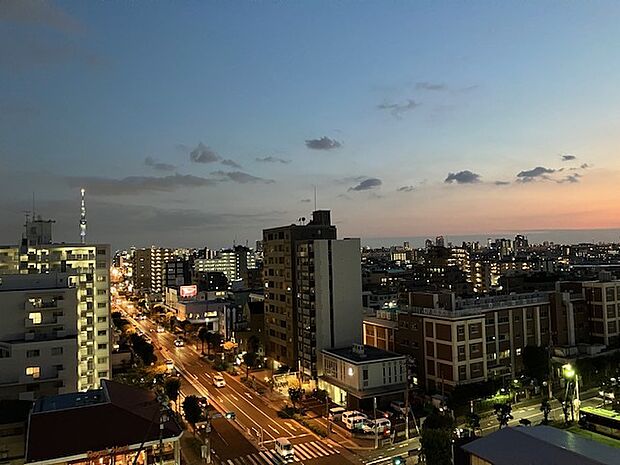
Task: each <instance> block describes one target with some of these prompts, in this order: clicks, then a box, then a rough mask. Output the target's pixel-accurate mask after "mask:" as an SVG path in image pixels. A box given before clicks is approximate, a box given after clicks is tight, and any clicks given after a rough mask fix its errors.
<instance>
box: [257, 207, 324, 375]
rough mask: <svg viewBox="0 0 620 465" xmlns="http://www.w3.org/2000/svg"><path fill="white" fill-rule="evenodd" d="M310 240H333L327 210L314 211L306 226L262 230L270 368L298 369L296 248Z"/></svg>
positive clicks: (292, 225) (267, 353)
mask: <svg viewBox="0 0 620 465" xmlns="http://www.w3.org/2000/svg"><path fill="white" fill-rule="evenodd" d="M309 239H336V226H333V225H332V224H331V219H330V212H329V211H328V210H317V211H315V212H313V213H312V219H311V220H310V221H309V222H308V223H307V224H291V225H289V226H281V227H278V228H271V229H265V230H264V231H263V264H264V271H263V279H264V285H265V332H266V335H265V339H266V355H267V356H268V357H269V358H270V360H271V363H272V364H273V365H272V366H273V367H274V368H277V367H278V366H280V365H287V366H289V367H292V368H297V367H298V348H299V347H298V343H297V341H298V339H297V331H298V324H297V323H298V312H297V306H298V299H297V295H298V293H299V289H298V284H297V272H296V271H297V266H296V264H297V245H298V243H299V242H300V241H303V240H309Z"/></svg>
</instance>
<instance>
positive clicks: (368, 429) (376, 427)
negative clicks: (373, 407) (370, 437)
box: [362, 418, 392, 433]
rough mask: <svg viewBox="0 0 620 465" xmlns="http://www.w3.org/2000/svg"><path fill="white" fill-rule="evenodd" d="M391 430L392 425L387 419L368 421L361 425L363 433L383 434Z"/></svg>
mask: <svg viewBox="0 0 620 465" xmlns="http://www.w3.org/2000/svg"><path fill="white" fill-rule="evenodd" d="M391 429H392V423H391V422H390V420H388V419H387V418H377V419H376V420H368V421H366V422H364V424H363V425H362V431H363V432H364V433H385V432H386V431H387V432H389V431H390V430H391Z"/></svg>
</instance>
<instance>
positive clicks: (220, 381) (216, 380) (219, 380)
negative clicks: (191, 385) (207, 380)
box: [213, 375, 226, 388]
mask: <svg viewBox="0 0 620 465" xmlns="http://www.w3.org/2000/svg"><path fill="white" fill-rule="evenodd" d="M213 385H214V386H215V387H218V388H221V387H224V386H226V380H225V379H224V377H223V376H222V375H215V376H214V377H213Z"/></svg>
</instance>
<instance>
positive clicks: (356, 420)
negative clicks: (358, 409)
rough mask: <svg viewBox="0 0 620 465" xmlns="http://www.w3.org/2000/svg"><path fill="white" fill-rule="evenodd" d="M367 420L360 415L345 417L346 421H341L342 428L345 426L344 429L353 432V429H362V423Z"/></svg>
mask: <svg viewBox="0 0 620 465" xmlns="http://www.w3.org/2000/svg"><path fill="white" fill-rule="evenodd" d="M367 420H368V417H367V416H366V415H364V414H362V415H355V416H352V417H347V419H346V420H344V419H343V420H342V421H343V422H344V426H346V428H347V429H348V430H351V431H353V430H354V429H362V427H363V425H364V422H365V421H367Z"/></svg>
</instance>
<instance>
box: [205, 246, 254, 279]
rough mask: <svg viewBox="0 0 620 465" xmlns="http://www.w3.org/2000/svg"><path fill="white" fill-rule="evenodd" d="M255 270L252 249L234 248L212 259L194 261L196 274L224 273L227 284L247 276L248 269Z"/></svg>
mask: <svg viewBox="0 0 620 465" xmlns="http://www.w3.org/2000/svg"><path fill="white" fill-rule="evenodd" d="M251 268H256V258H255V256H254V252H253V251H252V249H248V248H247V247H243V246H240V245H238V246H236V247H234V248H232V249H225V250H220V251H219V252H217V254H216V256H215V257H214V258H199V259H196V260H194V271H195V272H197V273H204V272H212V271H218V272H221V273H224V275H225V276H226V279H228V282H229V283H230V282H232V281H237V280H239V279H242V277H243V276H244V275H245V274H247V271H248V269H251Z"/></svg>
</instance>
